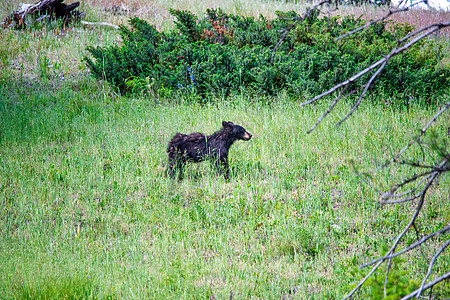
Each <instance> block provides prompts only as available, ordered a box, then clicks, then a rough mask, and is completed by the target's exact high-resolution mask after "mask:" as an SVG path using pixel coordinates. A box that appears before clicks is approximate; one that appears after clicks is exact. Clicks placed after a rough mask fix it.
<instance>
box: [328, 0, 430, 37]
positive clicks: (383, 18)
mask: <svg viewBox="0 0 450 300" xmlns="http://www.w3.org/2000/svg"><path fill="white" fill-rule="evenodd" d="M424 2H425V1H424V0H421V1H419V2H416V3H413V4H411V5H409V6H407V7H404V8H400V9H397V10H394V11H391V10H389V13H388V14H387V15H385V16H383V17H381V18H379V19H377V20H372V21H370V22H369V23H367V24H365V25H363V26H361V27H358V28H356V29H353V30H352V31H349V32H347V33H346V34H343V35H340V36H338V37H337V38H335V39H334V41H338V40H340V39H343V38H346V37H348V36H350V35H352V34H354V33H357V32H359V31H361V30H364V29H366V28H367V27H370V26H372V25H373V24H375V23H378V22H382V21H384V20H386V19H387V18H389V17H390V16H392V15H393V14H396V13H400V12H405V11H408V10H409V9H410V8H412V7H414V6H416V5H418V4H420V3H424Z"/></svg>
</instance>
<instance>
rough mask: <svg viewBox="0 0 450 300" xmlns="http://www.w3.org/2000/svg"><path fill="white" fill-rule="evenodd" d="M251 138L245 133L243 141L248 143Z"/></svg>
mask: <svg viewBox="0 0 450 300" xmlns="http://www.w3.org/2000/svg"><path fill="white" fill-rule="evenodd" d="M251 138H252V135H251V134H250V133H248V132H247V131H246V132H245V134H244V141H248V140H249V139H251Z"/></svg>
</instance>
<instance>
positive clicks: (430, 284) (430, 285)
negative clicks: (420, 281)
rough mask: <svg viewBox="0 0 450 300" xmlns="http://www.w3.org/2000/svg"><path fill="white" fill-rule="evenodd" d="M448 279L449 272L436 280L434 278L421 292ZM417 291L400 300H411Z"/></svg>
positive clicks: (449, 276)
mask: <svg viewBox="0 0 450 300" xmlns="http://www.w3.org/2000/svg"><path fill="white" fill-rule="evenodd" d="M449 278H450V272H448V273H446V274H444V275H442V276H440V277H438V278H435V279H434V280H433V281H431V282H429V283H428V284H427V285H425V286H424V287H423V290H426V289H429V288H432V287H433V286H435V285H436V284H438V283H439V282H441V281H444V280H446V279H449ZM419 289H420V288H419ZM419 289H417V290H415V291H414V292H412V293H410V294H408V295H406V296H405V297H403V298H402V299H400V300H406V299H411V298H412V297H414V296H415V295H417V293H418V292H419Z"/></svg>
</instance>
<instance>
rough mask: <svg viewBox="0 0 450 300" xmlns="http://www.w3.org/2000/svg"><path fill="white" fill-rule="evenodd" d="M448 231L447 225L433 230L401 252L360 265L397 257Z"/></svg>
mask: <svg viewBox="0 0 450 300" xmlns="http://www.w3.org/2000/svg"><path fill="white" fill-rule="evenodd" d="M447 231H450V226H446V227H444V228H442V229H441V230H438V231H435V232H433V233H432V234H429V235H427V236H424V237H423V238H422V239H421V240H420V241H417V242H415V243H414V244H411V245H410V246H409V247H407V248H405V249H403V250H401V251H399V252H396V253H394V254H391V255H385V256H383V257H380V258H377V259H374V260H373V261H371V262H369V263H366V264H364V265H362V266H360V267H359V268H360V269H362V268H365V267H368V266H371V265H373V264H375V263H377V262H380V261H384V260H387V259H391V258H394V257H397V256H399V255H402V254H403V253H406V252H408V251H409V250H412V249H414V248H416V247H417V246H419V245H421V244H423V243H425V242H426V241H427V240H429V239H430V238H432V237H434V236H437V235H440V234H443V233H445V232H447Z"/></svg>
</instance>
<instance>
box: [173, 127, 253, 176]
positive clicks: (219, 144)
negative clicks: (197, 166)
mask: <svg viewBox="0 0 450 300" xmlns="http://www.w3.org/2000/svg"><path fill="white" fill-rule="evenodd" d="M222 126H223V127H222V129H220V130H219V131H217V132H215V133H213V134H212V135H208V136H205V135H204V134H202V133H199V132H194V133H191V134H182V133H177V134H175V135H174V136H173V138H172V139H171V140H170V142H169V147H167V153H168V154H169V168H168V170H167V171H168V174H169V176H170V177H173V176H174V175H175V172H176V171H177V170H178V171H179V179H180V180H181V179H182V173H183V166H184V164H185V163H186V162H188V161H192V162H201V161H203V160H204V159H205V158H210V159H212V160H213V161H214V163H215V165H216V166H217V168H218V169H219V171H225V179H229V178H230V170H229V168H228V150H229V149H230V146H231V145H232V144H233V143H234V142H235V141H237V140H244V141H248V140H249V139H251V138H252V135H251V134H250V133H248V132H247V130H245V129H244V128H243V127H242V126H239V125H235V124H233V123H232V122H225V121H223V122H222Z"/></svg>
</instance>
